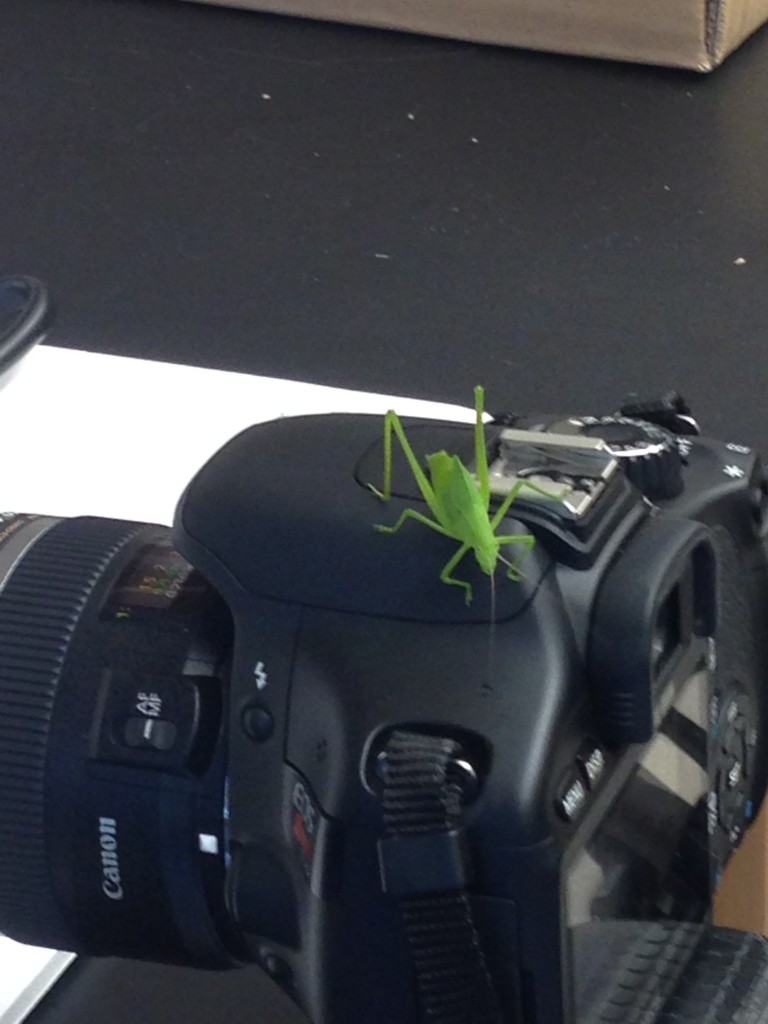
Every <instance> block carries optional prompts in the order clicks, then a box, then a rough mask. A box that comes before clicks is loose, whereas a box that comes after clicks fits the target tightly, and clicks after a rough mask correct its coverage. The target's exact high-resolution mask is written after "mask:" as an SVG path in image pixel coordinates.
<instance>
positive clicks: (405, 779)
mask: <svg viewBox="0 0 768 1024" xmlns="http://www.w3.org/2000/svg"><path fill="white" fill-rule="evenodd" d="M384 753H385V762H384V764H385V772H384V796H383V804H384V830H385V838H384V839H382V840H380V842H379V861H380V865H381V872H382V884H383V886H384V891H385V892H387V893H389V894H391V895H394V896H396V897H397V898H398V901H399V904H400V911H401V914H402V918H403V922H404V925H405V931H406V935H407V938H408V945H409V947H410V952H411V959H412V961H413V966H414V972H415V975H416V982H417V988H418V994H419V1001H420V1005H421V1017H422V1020H423V1021H425V1022H429V1024H502V1017H501V1010H500V1006H499V999H498V996H497V994H496V991H495V989H494V986H493V982H492V980H491V976H490V973H489V971H488V967H487V964H486V960H485V956H484V954H483V950H482V947H481V944H480V937H479V935H478V932H477V928H476V927H475V923H474V920H473V916H472V906H471V903H470V898H469V893H468V891H467V877H466V865H467V858H466V856H465V837H464V832H463V829H462V828H461V827H460V818H461V812H462V804H463V799H464V796H465V792H464V790H465V786H466V776H465V775H464V774H462V772H461V771H460V770H458V767H457V762H458V761H459V759H460V757H461V754H462V750H461V747H460V745H459V744H458V743H457V742H456V741H455V740H452V739H449V738H447V737H444V736H431V735H425V734H421V733H415V732H406V731H404V730H402V731H400V730H399V731H396V732H394V733H393V734H392V736H391V738H390V740H389V743H388V744H387V746H386V749H385V751H384Z"/></svg>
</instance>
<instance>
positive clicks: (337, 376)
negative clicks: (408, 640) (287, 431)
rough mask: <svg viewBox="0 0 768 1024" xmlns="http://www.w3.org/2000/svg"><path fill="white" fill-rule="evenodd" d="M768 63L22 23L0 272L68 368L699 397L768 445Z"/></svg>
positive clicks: (127, 7)
mask: <svg viewBox="0 0 768 1024" xmlns="http://www.w3.org/2000/svg"><path fill="white" fill-rule="evenodd" d="M766 58H768V33H766V32H765V31H764V32H761V33H759V34H758V35H757V36H756V37H755V38H753V39H752V40H751V41H750V42H749V43H748V44H747V45H746V46H745V47H744V49H742V50H741V51H740V52H739V53H737V54H736V55H735V56H733V57H732V58H730V60H729V61H728V62H727V63H726V64H725V65H724V66H723V67H722V68H721V69H719V70H718V71H717V72H715V73H714V74H713V75H711V76H700V75H696V74H694V73H687V72H679V71H672V70H664V69H657V68H647V67H639V66H630V65H620V64H611V63H599V62H595V61H589V60H581V59H576V58H565V57H558V56H551V55H545V54H534V53H525V52H521V51H511V50H510V51H505V50H501V49H494V48H490V47H489V48H482V47H479V46H474V45H469V44H462V43H458V42H451V41H445V40H431V39H426V38H421V37H416V36H405V35H397V34H394V33H392V34H387V33H384V32H376V31H371V30H364V29H359V28H353V27H342V26H332V25H327V24H319V23H311V22H307V21H299V20H290V19H285V18H280V17H276V16H266V15H258V14H255V13H252V12H243V11H236V10H231V9H222V8H212V7H208V6H205V5H196V4H186V3H179V2H178V0H165V2H164V0H68V2H67V3H66V4H62V3H61V2H60V0H35V2H34V3H29V2H28V0H9V2H7V3H6V4H4V5H3V32H2V34H1V36H0V68H2V74H0V90H1V91H2V97H3V102H2V104H0V137H1V138H2V139H3V152H2V155H1V156H0V195H1V196H2V202H1V203H0V271H2V270H4V269H7V270H9V271H25V272H29V273H38V274H39V275H41V276H42V277H44V278H46V279H47V280H48V281H49V283H50V285H51V287H52V289H53V291H54V293H55V295H56V296H57V298H58V303H59V307H60V316H59V321H58V327H57V329H56V332H55V334H54V336H53V337H52V341H53V342H54V343H55V344H57V345H64V346H67V345H72V346H73V347H76V348H78V347H84V348H88V349H94V350H100V351H109V352H116V353H123V354H132V355H138V356H145V357H149V358H158V359H169V360H172V361H178V362H190V363H196V364H198V365H204V366H216V367H220V368H225V369H234V370H242V371H246V372H251V373H261V374H266V375H270V376H277V377H289V378H294V379H305V380H317V381H320V382H323V383H329V384H335V385H341V386H346V387H353V388H362V389H369V390H373V391H381V392H395V393H400V394H411V395H416V396H420V397H428V398H433V399H439V400H446V401H454V402H463V403H466V402H467V401H468V400H469V399H468V397H467V396H468V395H469V394H470V388H471V386H472V384H474V383H475V382H477V381H482V382H484V383H486V384H487V385H488V386H489V389H490V400H491V405H492V406H493V405H495V406H499V405H501V406H510V405H512V406H516V407H518V408H522V407H524V406H535V407H538V408H542V407H553V406H558V407H560V408H562V407H564V406H571V407H572V408H574V409H579V410H586V409H587V407H588V406H589V405H590V404H591V403H597V404H598V405H599V406H600V407H601V408H605V407H606V406H612V405H613V404H614V403H615V401H616V398H617V396H618V397H622V396H623V394H624V393H625V392H627V391H631V390H641V391H642V390H647V389H657V388H658V387H666V386H669V385H675V386H677V387H679V388H680V390H682V391H683V392H684V393H686V394H687V395H688V396H690V401H691V402H692V403H693V404H694V406H695V408H696V409H698V410H699V413H700V415H701V416H702V418H703V419H704V420H705V422H706V424H707V426H708V427H709V429H710V430H711V431H712V432H715V433H721V432H723V431H725V429H726V427H727V426H730V425H733V426H734V428H735V433H736V434H737V435H738V436H739V437H743V438H744V439H749V440H750V441H753V442H757V443H759V444H761V445H762V446H764V447H766V448H768V426H766V424H765V423H764V421H763V410H762V397H763V388H764V385H763V380H764V375H763V373H762V367H763V364H764V359H765V357H764V336H765V332H766V324H768V280H767V278H768V249H767V248H766V238H768V202H767V200H768V132H766V131H765V125H766V123H768V59H766ZM738 260H746V263H737V262H735V261H738ZM731 432H733V431H731Z"/></svg>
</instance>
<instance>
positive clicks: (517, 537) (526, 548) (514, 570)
mask: <svg viewBox="0 0 768 1024" xmlns="http://www.w3.org/2000/svg"><path fill="white" fill-rule="evenodd" d="M496 539H497V540H498V542H499V547H501V546H502V545H506V544H516V545H518V546H519V547H521V548H522V549H523V550H522V552H521V553H520V554H519V555H518V556H517V558H516V559H515V560H514V561H512V562H511V561H510V560H509V559H508V558H505V557H504V556H503V555H502V554H501V552H499V561H500V562H503V563H504V565H506V566H507V577H508V579H510V580H515V581H519V580H521V579H523V574H522V572H521V570H520V566H521V564H522V563H523V562H524V561H525V559H526V557H527V556H528V555H529V554H530V553H531V551H532V550H533V548H534V547H535V545H536V538H535V537H534V536H533V534H531V533H513V534H508V535H507V536H505V537H497V538H496Z"/></svg>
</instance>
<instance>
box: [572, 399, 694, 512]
mask: <svg viewBox="0 0 768 1024" xmlns="http://www.w3.org/2000/svg"><path fill="white" fill-rule="evenodd" d="M568 424H569V425H570V426H571V427H572V428H576V432H577V433H579V434H581V435H582V436H585V437H600V438H602V439H603V440H604V441H605V443H606V444H607V445H608V447H609V448H610V450H611V453H612V454H613V455H614V456H615V457H616V458H617V459H618V460H619V463H620V464H621V465H622V467H623V468H624V471H625V472H626V474H627V476H628V477H629V479H630V480H631V481H632V483H633V484H635V486H636V487H638V488H639V489H640V490H641V491H642V492H643V494H644V495H645V496H646V497H647V498H650V499H651V500H653V501H657V500H659V499H662V498H674V497H676V496H677V495H678V494H680V492H681V491H682V489H683V477H682V472H681V458H680V452H679V449H678V446H677V442H676V440H675V438H674V436H673V435H672V434H670V433H669V432H668V431H667V430H662V428H661V427H657V426H655V425H654V424H652V423H645V422H643V421H641V420H635V419H631V418H630V417H628V416H582V417H573V418H572V419H569V420H568ZM558 428H559V427H558Z"/></svg>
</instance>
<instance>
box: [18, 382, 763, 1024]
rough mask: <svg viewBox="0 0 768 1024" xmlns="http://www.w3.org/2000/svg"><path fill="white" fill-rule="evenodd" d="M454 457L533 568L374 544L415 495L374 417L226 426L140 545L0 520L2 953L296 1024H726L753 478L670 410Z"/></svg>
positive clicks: (412, 541) (756, 711) (748, 739)
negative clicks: (256, 981) (499, 504)
mask: <svg viewBox="0 0 768 1024" xmlns="http://www.w3.org/2000/svg"><path fill="white" fill-rule="evenodd" d="M405 427H406V431H407V434H408V437H409V439H410V441H411V443H412V445H413V447H414V450H415V451H416V452H417V455H418V456H419V457H422V456H426V454H427V453H430V452H434V451H437V450H439V449H446V450H448V451H449V452H452V453H456V454H458V455H459V456H460V457H461V458H462V460H463V462H464V463H465V464H467V465H470V464H471V463H472V460H473V457H474V448H473V431H472V429H471V428H469V427H464V426H459V425H457V424H455V423H439V422H431V421H425V420H414V421H406V423H405ZM487 446H488V459H489V463H490V476H491V481H492V490H493V492H494V493H496V494H497V495H498V496H499V500H501V497H502V496H503V495H504V494H505V493H507V492H508V490H509V489H510V487H512V486H514V485H515V483H516V482H518V481H520V480H525V481H527V482H529V483H533V484H535V486H536V490H535V491H534V490H533V489H531V490H530V491H529V490H524V491H523V492H522V494H521V497H520V499H519V500H518V501H517V502H516V503H515V504H514V505H513V507H512V513H513V516H514V519H515V520H516V521H517V522H514V523H511V524H510V530H509V531H505V532H515V533H525V532H526V531H530V532H531V533H532V534H533V535H534V536H535V538H536V545H535V547H534V549H533V551H532V553H531V554H530V555H529V556H528V557H527V559H526V561H525V563H524V565H523V571H524V577H523V579H522V581H521V582H512V581H510V580H508V579H506V577H505V576H504V574H503V573H499V576H498V579H497V581H496V585H495V588H493V590H492V588H491V586H490V583H489V580H488V578H487V577H486V576H484V575H482V573H480V571H479V570H478V569H477V567H476V566H474V567H473V564H472V559H471V557H468V558H467V559H465V560H464V562H462V565H461V574H462V576H463V577H465V578H466V579H467V580H468V581H469V582H470V583H471V584H472V586H473V589H474V601H473V602H472V603H471V604H470V605H466V604H465V602H464V595H463V592H462V591H461V590H460V589H459V588H456V587H448V586H445V585H444V584H443V583H441V582H440V580H439V578H438V577H439V570H440V567H441V566H443V565H444V564H445V562H446V561H447V560H448V559H449V558H450V557H451V555H452V553H453V552H454V551H455V550H456V542H454V541H450V540H448V539H447V538H445V537H443V536H440V535H439V534H438V533H436V532H435V531H432V530H428V529H425V528H423V527H422V526H421V525H419V524H417V523H409V524H406V526H405V527H404V528H403V529H402V530H401V531H400V532H399V533H398V535H397V536H396V537H390V536H385V535H383V534H381V533H379V532H377V531H376V530H374V528H373V527H374V524H375V523H380V522H392V523H394V522H395V521H396V519H397V517H398V516H399V515H400V514H401V513H402V511H403V510H404V509H406V508H408V507H415V508H418V507H419V502H420V497H419V493H418V491H417V489H416V486H415V484H414V480H413V476H412V474H411V471H410V469H409V467H408V466H407V464H406V462H405V459H402V458H401V461H400V462H398V461H397V458H398V457H396V461H395V466H394V482H393V497H392V499H391V501H390V502H389V503H388V504H387V505H384V504H382V503H381V502H380V501H379V500H378V499H377V498H376V497H375V496H374V495H373V494H372V493H371V490H370V489H369V487H368V486H367V485H368V484H369V483H371V482H373V483H376V484H378V483H380V481H381V476H382V462H383V453H382V447H383V446H382V421H381V419H380V418H379V417H372V416H357V415H328V416H307V417H298V418H294V419H281V420H277V421H274V422H269V423H265V424H263V425H259V426H255V427H253V428H251V429H249V430H247V431H245V432H244V433H242V434H240V435H239V436H238V437H236V438H234V440H232V441H231V442H229V444H227V445H226V446H225V447H224V448H223V449H222V450H221V451H220V452H219V453H218V454H217V455H215V456H214V457H213V458H212V459H211V460H210V462H209V463H208V464H207V465H206V466H205V467H204V468H203V469H202V470H201V471H200V472H199V473H198V475H197V476H196V478H195V479H194V480H193V481H192V482H191V484H190V485H189V487H188V488H187V490H186V493H185V494H184V495H183V497H182V499H181V502H180V504H179V507H178V510H177V514H176V518H175V525H174V527H173V530H172V531H169V530H168V529H165V528H163V527H158V526H149V525H145V524H137V523H129V522H118V521H112V520H100V519H95V518H80V519H74V520H57V519H54V518H50V517H46V516H39V515H17V514H10V513H8V514H5V515H3V516H2V517H1V519H2V521H0V836H2V846H1V847H0V929H2V930H3V931H4V932H6V933H7V934H8V935H10V936H12V937H14V938H16V939H19V940H21V941H25V942H32V943H36V944H44V945H49V946H56V947H59V948H63V949H71V950H75V951H79V952H83V953H88V954H94V955H114V956H120V957H134V958H141V959H148V960H158V961H163V962H170V963H183V964H193V965H199V966H207V967H228V966H234V965H238V964H243V963H251V962H259V963H261V964H262V965H263V966H264V968H265V969H266V970H267V971H268V972H269V973H270V974H271V975H272V976H273V977H274V978H275V979H276V980H277V981H278V982H279V983H280V984H281V985H282V986H283V987H284V988H285V989H286V990H287V991H288V992H289V993H290V994H291V995H292V996H293V998H294V999H295V1000H296V1002H297V1003H298V1004H299V1005H300V1006H302V1007H303V1008H304V1009H305V1011H306V1012H307V1014H308V1016H309V1017H310V1018H311V1020H312V1021H313V1022H314V1024H359V1022H362V1021H365V1022H366V1024H391V1022H392V1021H397V1022H400V1024H417V1022H419V1021H432V1022H446V1024H447V1022H451V1024H491V1022H493V1024H502V1022H503V1024H597V1022H622V1024H623V1022H636V1024H652V1022H657V1021H659V1022H671V1021H673V1020H674V1021H679V1020H681V1019H690V1020H696V1021H709V1020H712V1021H715V1020H717V1021H721V1020H722V1021H726V1020H728V1021H742V1022H746V1021H757V1020H758V1019H760V1020H762V1019H763V1017H762V1016H761V1014H762V1013H763V1009H762V1004H761V1002H760V999H761V998H762V996H761V992H762V988H763V987H765V985H766V963H767V962H768V958H767V957H766V951H765V946H766V944H765V943H764V941H763V940H761V939H758V938H756V937H754V936H746V935H742V934H740V933H735V932H728V931H724V930H721V929H715V928H712V927H711V926H710V924H709V914H710V894H711V892H712V889H713V887H714V885H715V884H716V883H717V880H718V878H719V875H720V872H721V871H722V868H723V866H724V864H725V863H726V861H727V860H728V857H729V854H730V852H731V850H732V849H733V847H734V846H735V845H737V844H738V842H739V841H740V839H741V836H742V834H743V832H744V830H745V828H746V827H747V826H748V824H749V822H750V821H751V819H752V818H753V817H754V816H755V814H756V812H757V809H758V807H759V805H760V803H761V801H762V798H763V794H764V791H765V788H766V770H767V761H766V756H765V749H766V707H765V704H766V696H765V693H766V687H765V682H764V680H765V676H766V669H767V668H768V629H766V623H768V563H767V560H766V547H765V542H764V535H765V533H766V518H767V517H766V505H767V500H766V479H765V474H764V470H763V468H762V465H761V463H760V460H759V459H758V457H757V456H756V455H755V453H753V452H752V451H751V450H750V449H748V448H745V447H742V446H740V445H737V444H726V443H721V442H720V441H715V440H709V439H705V438H702V437H699V436H697V428H696V426H695V423H694V422H693V421H692V419H691V418H690V415H689V412H688V410H687V409H686V408H685V406H684V404H683V403H682V400H681V399H680V398H679V396H676V395H674V394H672V395H669V396H667V397H665V398H664V399H661V400H659V401H651V402H638V403H635V404H630V405H626V406H624V407H623V408H622V409H621V410H620V412H619V413H618V414H616V415H612V416H607V417H593V416H582V417H576V416H567V415H566V416H539V417H535V416H534V417H525V418H522V417H511V416H506V417H498V418H496V420H494V422H493V424H491V425H489V427H488V429H487ZM708 1014H709V1016H708Z"/></svg>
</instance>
